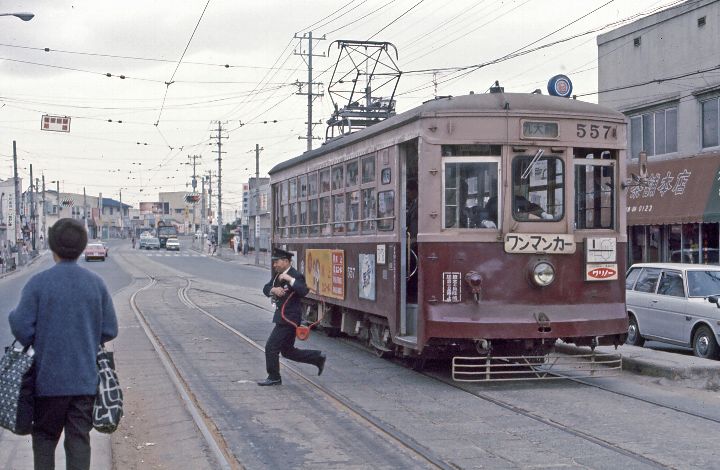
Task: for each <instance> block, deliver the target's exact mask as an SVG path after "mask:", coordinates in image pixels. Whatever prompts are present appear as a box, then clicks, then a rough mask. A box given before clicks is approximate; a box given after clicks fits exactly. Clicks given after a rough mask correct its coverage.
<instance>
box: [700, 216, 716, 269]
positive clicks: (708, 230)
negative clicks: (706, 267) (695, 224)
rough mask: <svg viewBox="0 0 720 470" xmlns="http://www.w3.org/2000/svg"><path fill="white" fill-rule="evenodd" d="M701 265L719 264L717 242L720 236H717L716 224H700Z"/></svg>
mask: <svg viewBox="0 0 720 470" xmlns="http://www.w3.org/2000/svg"><path fill="white" fill-rule="evenodd" d="M701 236H702V253H701V255H702V261H701V263H702V264H719V263H720V259H718V248H720V246H718V242H720V236H719V234H718V224H716V223H711V224H702V233H701Z"/></svg>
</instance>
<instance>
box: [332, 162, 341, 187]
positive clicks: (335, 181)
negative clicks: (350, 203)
mask: <svg viewBox="0 0 720 470" xmlns="http://www.w3.org/2000/svg"><path fill="white" fill-rule="evenodd" d="M342 188H343V167H342V166H334V167H333V169H332V189H333V191H335V190H336V189H342Z"/></svg>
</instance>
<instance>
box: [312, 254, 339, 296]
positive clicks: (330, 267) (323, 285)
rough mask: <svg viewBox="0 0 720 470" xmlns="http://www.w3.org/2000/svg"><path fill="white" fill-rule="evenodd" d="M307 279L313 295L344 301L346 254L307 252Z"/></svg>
mask: <svg viewBox="0 0 720 470" xmlns="http://www.w3.org/2000/svg"><path fill="white" fill-rule="evenodd" d="M305 279H306V280H307V285H308V287H309V288H310V290H311V291H312V292H313V293H316V294H318V295H322V296H324V297H329V298H332V299H340V300H342V299H344V298H345V252H344V251H343V250H306V251H305Z"/></svg>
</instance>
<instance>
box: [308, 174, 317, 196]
mask: <svg viewBox="0 0 720 470" xmlns="http://www.w3.org/2000/svg"><path fill="white" fill-rule="evenodd" d="M307 185H308V196H311V197H312V196H317V194H318V180H317V173H310V174H308V177H307Z"/></svg>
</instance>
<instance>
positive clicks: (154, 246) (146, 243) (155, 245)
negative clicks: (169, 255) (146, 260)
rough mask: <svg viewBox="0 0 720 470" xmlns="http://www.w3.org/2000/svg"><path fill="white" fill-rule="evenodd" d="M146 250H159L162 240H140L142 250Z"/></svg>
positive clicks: (144, 238)
mask: <svg viewBox="0 0 720 470" xmlns="http://www.w3.org/2000/svg"><path fill="white" fill-rule="evenodd" d="M143 248H145V249H146V250H159V249H160V239H159V238H158V237H141V238H140V249H141V250H142V249H143Z"/></svg>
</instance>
